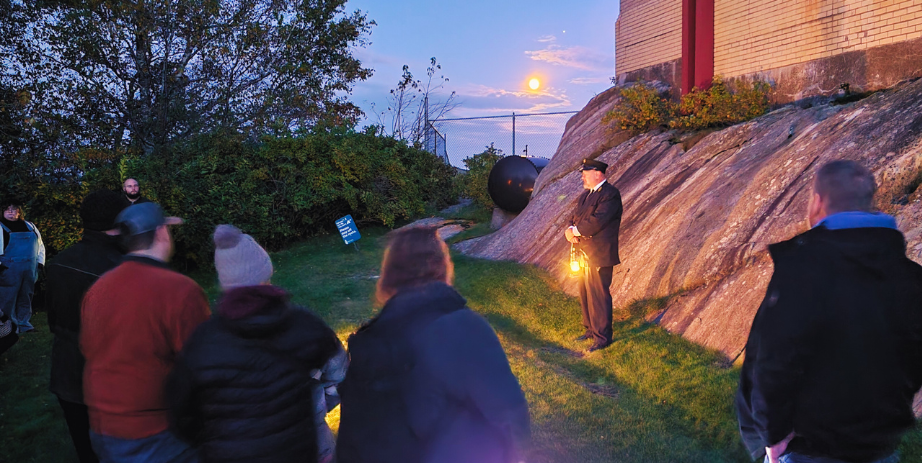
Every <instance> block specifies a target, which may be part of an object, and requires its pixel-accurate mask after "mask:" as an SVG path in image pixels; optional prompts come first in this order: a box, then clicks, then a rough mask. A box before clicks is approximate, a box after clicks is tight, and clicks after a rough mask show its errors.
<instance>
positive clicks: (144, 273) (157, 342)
mask: <svg viewBox="0 0 922 463" xmlns="http://www.w3.org/2000/svg"><path fill="white" fill-rule="evenodd" d="M116 223H117V225H118V228H119V233H120V234H121V236H122V238H123V240H124V242H125V244H126V247H127V250H128V255H126V256H125V258H124V260H123V262H122V263H121V264H120V265H119V266H118V267H115V268H114V269H112V270H110V271H108V272H106V274H105V275H103V276H102V277H100V278H99V279H98V280H96V283H94V284H93V286H92V287H90V290H89V291H87V293H86V297H84V299H83V307H82V309H81V314H80V315H81V317H80V324H81V326H80V351H81V352H83V355H84V357H85V358H86V366H85V367H84V371H83V399H84V402H85V403H86V406H87V408H88V409H89V415H90V440H91V441H92V443H93V450H95V451H96V455H98V456H99V459H100V461H102V462H104V463H107V462H113V463H118V462H132V463H146V462H152V463H154V462H156V463H159V462H174V463H187V462H196V461H198V459H197V456H196V452H195V450H194V449H193V448H191V447H189V445H188V444H186V443H185V442H183V441H182V440H180V439H179V438H177V437H176V436H174V435H173V433H171V432H170V431H169V419H168V405H167V400H166V397H165V395H164V383H165V381H166V378H167V375H168V374H169V373H170V370H172V369H173V363H174V361H175V359H176V356H177V355H178V354H179V352H180V351H181V350H182V346H183V344H184V343H185V341H186V339H188V338H189V336H190V335H191V334H192V332H193V331H194V330H195V328H196V327H198V325H199V324H201V323H202V322H204V321H205V320H207V319H208V316H209V309H208V299H207V298H206V297H205V292H204V291H203V290H202V288H201V287H200V286H199V285H198V284H197V283H195V281H193V280H192V279H191V278H189V277H186V276H184V275H182V274H179V273H177V272H175V271H173V270H171V269H170V268H169V265H168V264H167V262H168V261H169V260H170V257H171V256H172V255H173V237H172V236H171V235H170V229H169V226H170V225H177V224H179V223H182V220H180V219H178V218H176V217H164V216H163V211H162V210H161V209H160V206H158V205H157V204H155V203H144V204H136V205H134V206H129V207H128V208H126V209H125V210H123V211H122V212H121V213H120V214H119V215H118V218H117V219H116Z"/></svg>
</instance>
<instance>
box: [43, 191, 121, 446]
mask: <svg viewBox="0 0 922 463" xmlns="http://www.w3.org/2000/svg"><path fill="white" fill-rule="evenodd" d="M124 208H125V206H124V205H123V204H122V198H121V196H120V195H119V194H118V193H116V192H114V191H111V190H99V191H94V192H92V193H90V194H88V195H87V196H86V198H85V199H84V200H83V203H82V204H81V205H80V220H81V221H82V222H83V238H82V239H81V240H80V242H79V243H77V244H75V245H73V246H71V247H69V248H67V249H65V250H63V251H61V252H60V253H59V254H58V255H57V256H55V257H54V259H53V260H51V262H49V263H48V267H47V268H46V269H45V275H46V285H47V290H46V295H45V307H46V308H47V310H48V328H49V329H50V330H51V332H52V333H54V345H53V346H52V348H51V381H50V382H49V387H48V389H49V390H51V392H52V393H54V395H56V396H57V397H58V403H59V404H61V410H63V412H64V420H65V421H66V422H67V428H68V430H69V431H70V437H71V440H72V441H73V443H74V448H75V449H76V450H77V457H78V458H79V459H80V463H94V462H98V461H99V459H98V458H97V456H96V453H95V452H94V451H93V447H92V444H91V443H90V418H89V414H88V411H87V406H86V404H85V403H84V401H83V366H84V363H85V361H86V360H85V359H84V357H83V354H81V353H80V346H79V343H78V342H77V340H78V339H80V303H81V302H82V301H83V296H84V295H85V294H86V292H87V290H88V289H89V288H90V286H92V285H93V283H95V282H96V280H98V279H99V277H100V276H101V275H102V274H103V273H106V272H108V271H109V270H112V269H113V268H115V267H116V266H117V265H118V264H120V263H121V262H122V258H123V255H124V250H123V248H122V247H121V245H120V243H119V231H118V227H116V225H115V218H116V217H117V216H118V214H119V213H120V212H122V209H124Z"/></svg>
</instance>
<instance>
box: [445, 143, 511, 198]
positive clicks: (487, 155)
mask: <svg viewBox="0 0 922 463" xmlns="http://www.w3.org/2000/svg"><path fill="white" fill-rule="evenodd" d="M502 158H503V152H502V150H498V149H496V148H495V147H493V144H492V143H490V146H487V147H486V149H485V150H484V151H483V152H482V153H479V154H475V155H473V156H471V157H468V158H464V166H465V167H467V172H465V173H462V174H460V175H458V176H457V177H455V192H456V195H457V196H463V197H465V198H471V199H472V200H474V203H475V204H478V205H480V206H482V207H485V208H487V209H492V208H493V199H492V198H490V193H489V192H488V191H487V181H488V180H489V178H490V171H491V170H492V169H493V166H494V165H496V163H497V162H498V161H499V160H500V159H502Z"/></svg>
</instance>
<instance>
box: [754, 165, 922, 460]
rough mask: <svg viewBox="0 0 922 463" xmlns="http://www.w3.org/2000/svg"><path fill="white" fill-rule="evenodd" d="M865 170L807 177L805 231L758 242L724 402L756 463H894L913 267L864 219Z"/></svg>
mask: <svg viewBox="0 0 922 463" xmlns="http://www.w3.org/2000/svg"><path fill="white" fill-rule="evenodd" d="M876 189H877V186H876V183H875V181H874V176H873V174H872V173H871V172H870V171H869V170H868V169H867V168H866V167H864V166H862V165H861V164H859V163H857V162H854V161H845V160H840V161H833V162H829V163H827V164H825V165H823V166H822V167H820V169H819V170H818V171H817V173H816V178H815V180H814V184H813V192H812V195H811V197H810V202H809V206H808V212H807V217H808V220H809V224H810V227H811V228H810V230H809V231H807V232H805V233H802V234H800V235H798V236H795V237H794V238H792V239H790V240H788V241H785V242H782V243H777V244H773V245H771V246H769V253H770V254H771V257H772V260H773V261H774V265H775V270H774V273H773V275H772V278H771V281H770V282H769V285H768V289H767V290H766V293H765V298H764V300H763V301H762V304H761V306H760V307H759V310H758V312H757V313H756V316H755V319H754V320H753V322H752V329H751V331H750V333H749V340H748V342H747V343H746V351H745V352H746V356H745V360H744V362H743V368H742V370H741V372H740V383H739V390H738V391H737V396H736V407H737V415H738V417H739V424H740V433H741V435H742V437H743V442H744V443H745V444H746V447H747V449H748V450H749V451H750V454H751V456H752V458H753V459H758V458H761V457H762V456H763V455H764V460H765V462H771V463H779V462H780V463H802V462H822V463H839V462H866V463H870V462H875V463H894V462H897V461H899V456H898V455H897V453H896V448H897V446H898V445H899V443H900V440H901V437H902V435H903V433H904V432H905V431H906V430H908V429H910V428H911V427H912V426H913V425H914V423H915V419H914V417H913V413H912V400H913V395H914V394H915V393H916V392H917V391H918V390H919V388H920V386H922V266H919V265H918V264H916V263H915V262H913V261H911V260H910V259H908V258H907V257H906V242H905V239H904V238H903V234H902V233H900V231H899V230H898V229H897V226H896V220H895V219H894V218H893V217H891V216H889V215H886V214H882V213H875V212H873V203H874V194H875V192H876Z"/></svg>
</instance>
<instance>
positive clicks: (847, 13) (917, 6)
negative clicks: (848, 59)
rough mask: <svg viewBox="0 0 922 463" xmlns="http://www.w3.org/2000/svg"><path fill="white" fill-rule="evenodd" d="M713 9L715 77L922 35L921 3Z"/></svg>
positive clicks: (751, 4) (825, 2) (765, 2)
mask: <svg viewBox="0 0 922 463" xmlns="http://www.w3.org/2000/svg"><path fill="white" fill-rule="evenodd" d="M650 3H663V2H650ZM672 3H675V4H680V3H681V0H673V1H672ZM622 8H623V7H622ZM669 8H670V12H671V8H672V7H669ZM680 8H681V6H680ZM622 11H624V10H623V9H622ZM714 11H715V13H714V30H715V33H714V73H715V74H719V75H723V76H724V77H735V76H740V75H745V74H751V73H755V72H760V71H767V70H770V69H775V68H779V67H783V66H789V65H792V64H797V63H803V62H807V61H813V60H817V59H823V58H830V57H832V56H834V55H838V54H841V53H846V52H850V51H861V50H866V49H868V48H871V47H876V46H880V45H888V44H891V43H896V42H902V41H906V40H911V39H915V38H919V37H922V0H797V1H790V0H749V1H746V2H742V1H739V0H715V5H714ZM670 14H671V13H670ZM623 27H624V26H622V28H623ZM622 30H623V29H622ZM618 50H620V47H619V48H618ZM672 56H673V54H672V53H666V54H663V55H662V56H660V57H659V61H660V62H662V61H667V60H670V59H673V58H672ZM654 61H656V59H654ZM619 63H620V61H619ZM618 72H620V70H619V71H618Z"/></svg>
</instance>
